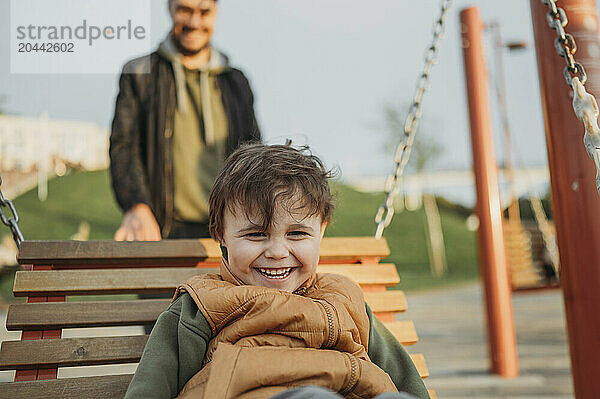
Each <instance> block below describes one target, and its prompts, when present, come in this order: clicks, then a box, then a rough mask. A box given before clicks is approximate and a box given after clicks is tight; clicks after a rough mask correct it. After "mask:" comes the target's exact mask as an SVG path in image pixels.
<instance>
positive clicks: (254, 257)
mask: <svg viewBox="0 0 600 399" xmlns="http://www.w3.org/2000/svg"><path fill="white" fill-rule="evenodd" d="M223 221H224V226H223V227H224V229H223V245H224V246H226V247H227V253H228V259H229V270H230V271H231V273H232V274H233V275H234V276H236V277H237V278H238V279H240V280H242V281H243V282H244V283H246V284H249V285H256V286H262V287H269V288H276V289H279V290H282V291H286V292H293V291H295V290H296V289H297V288H299V287H300V286H301V285H302V284H303V283H304V282H306V281H307V280H308V279H309V278H310V277H311V276H312V275H313V274H314V273H315V272H316V269H317V264H318V263H319V246H320V244H321V237H322V235H323V232H324V231H325V224H324V223H321V216H320V215H313V216H308V217H307V216H306V214H305V212H303V211H302V210H299V211H294V210H292V212H291V213H290V212H289V211H288V210H286V209H285V208H284V207H282V206H278V207H276V210H275V213H274V215H273V223H272V226H271V227H270V228H269V230H268V231H264V230H262V229H261V228H260V226H259V224H258V222H259V221H257V220H252V217H248V216H247V215H246V214H245V212H244V211H243V209H241V208H239V207H238V208H236V209H235V212H233V213H232V212H231V211H229V209H226V210H225V215H224V218H223Z"/></svg>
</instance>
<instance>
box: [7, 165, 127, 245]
mask: <svg viewBox="0 0 600 399" xmlns="http://www.w3.org/2000/svg"><path fill="white" fill-rule="evenodd" d="M13 202H14V204H15V206H16V208H17V212H18V213H19V217H20V219H21V220H20V221H19V226H20V227H21V231H22V232H23V236H24V237H25V239H26V240H67V239H69V237H71V236H72V235H73V234H75V233H76V232H77V229H78V228H79V224H80V223H81V222H84V221H85V222H87V223H89V224H90V240H107V239H112V237H113V235H114V233H115V231H116V229H117V228H118V227H119V225H120V223H121V211H120V209H119V208H118V206H117V204H116V202H115V200H114V197H113V194H112V189H111V187H110V181H109V177H108V172H107V171H98V172H71V173H69V174H67V175H66V176H63V177H57V178H54V179H52V180H50V181H49V182H48V199H47V200H46V201H44V202H41V201H39V200H38V198H37V189H34V190H31V191H29V192H27V193H25V194H23V195H21V196H20V197H18V198H16V199H15V200H14V201H13Z"/></svg>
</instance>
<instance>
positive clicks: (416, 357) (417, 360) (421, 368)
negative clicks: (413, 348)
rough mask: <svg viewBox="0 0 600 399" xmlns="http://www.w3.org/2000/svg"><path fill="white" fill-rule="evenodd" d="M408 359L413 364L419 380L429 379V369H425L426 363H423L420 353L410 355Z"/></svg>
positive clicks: (423, 358) (423, 359)
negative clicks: (419, 377)
mask: <svg viewBox="0 0 600 399" xmlns="http://www.w3.org/2000/svg"><path fill="white" fill-rule="evenodd" d="M410 358H411V359H412V361H413V363H414V364H415V367H416V368H417V371H418V372H419V375H420V376H421V378H422V379H425V378H427V377H429V369H428V368H427V363H425V357H424V356H423V355H422V354H420V353H411V354H410Z"/></svg>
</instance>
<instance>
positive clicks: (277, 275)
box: [255, 267, 295, 280]
mask: <svg viewBox="0 0 600 399" xmlns="http://www.w3.org/2000/svg"><path fill="white" fill-rule="evenodd" d="M294 269H295V268H294V267H281V268H263V267H257V268H255V270H256V271H258V272H259V273H260V274H261V275H263V276H264V277H266V278H269V279H275V280H283V279H284V278H286V277H288V276H289V275H290V274H291V273H292V271H293V270H294Z"/></svg>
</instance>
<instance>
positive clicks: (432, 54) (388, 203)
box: [375, 0, 452, 239]
mask: <svg viewBox="0 0 600 399" xmlns="http://www.w3.org/2000/svg"><path fill="white" fill-rule="evenodd" d="M451 4H452V0H442V2H441V12H440V16H439V18H438V20H437V21H436V23H435V25H434V28H433V40H432V42H431V45H430V46H429V48H427V50H426V51H425V66H424V68H423V72H422V73H421V75H420V76H419V79H418V80H417V88H416V90H415V94H414V96H413V102H412V104H411V106H410V108H409V112H408V115H407V116H406V120H405V122H404V136H403V137H402V139H401V141H400V144H398V147H397V148H396V156H395V157H394V160H395V162H396V166H395V169H394V173H393V174H392V175H390V176H389V177H388V179H387V181H386V183H385V200H384V201H383V203H382V204H381V205H380V206H379V209H378V210H377V214H376V215H375V224H376V225H377V230H376V231H375V238H377V239H380V238H381V236H382V235H383V230H384V229H385V228H386V227H387V226H389V224H390V223H391V221H392V218H393V217H394V204H393V202H394V197H395V196H396V194H397V193H398V191H399V189H400V182H401V181H402V173H403V172H404V167H405V166H406V164H407V163H408V160H409V158H410V153H411V149H412V145H413V143H414V141H415V133H416V131H417V127H418V126H419V120H420V119H421V115H422V109H421V106H422V99H423V95H424V94H425V92H426V91H427V89H428V88H429V75H430V72H431V68H432V67H433V65H434V64H435V63H436V62H437V59H438V51H439V49H438V43H439V41H440V39H441V38H442V36H443V35H444V20H445V17H446V14H447V12H448V9H449V8H450V6H451Z"/></svg>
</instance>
